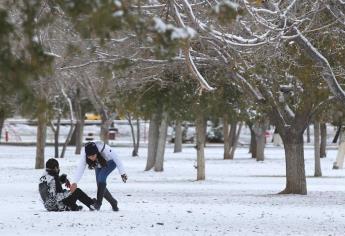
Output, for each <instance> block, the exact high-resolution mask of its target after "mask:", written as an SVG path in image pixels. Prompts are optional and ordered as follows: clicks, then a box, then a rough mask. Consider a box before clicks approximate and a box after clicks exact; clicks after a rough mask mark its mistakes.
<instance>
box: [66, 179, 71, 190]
mask: <svg viewBox="0 0 345 236" xmlns="http://www.w3.org/2000/svg"><path fill="white" fill-rule="evenodd" d="M65 186H66V187H67V188H71V183H70V182H69V180H68V179H67V180H66V183H65Z"/></svg>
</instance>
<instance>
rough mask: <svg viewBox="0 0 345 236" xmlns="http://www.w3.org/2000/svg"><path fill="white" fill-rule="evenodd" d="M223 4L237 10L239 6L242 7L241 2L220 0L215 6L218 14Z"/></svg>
mask: <svg viewBox="0 0 345 236" xmlns="http://www.w3.org/2000/svg"><path fill="white" fill-rule="evenodd" d="M222 6H227V7H229V8H230V9H233V10H234V11H237V10H238V8H239V7H240V5H239V4H237V3H235V2H232V1H229V0H223V1H222V2H219V3H218V4H217V5H216V6H215V7H214V10H215V12H216V13H217V14H219V13H220V9H221V7H222Z"/></svg>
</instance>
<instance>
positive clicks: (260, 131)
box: [253, 121, 266, 161]
mask: <svg viewBox="0 0 345 236" xmlns="http://www.w3.org/2000/svg"><path fill="white" fill-rule="evenodd" d="M253 131H254V133H255V141H256V153H255V154H256V161H264V160H265V143H266V137H265V131H266V124H265V122H263V121H259V122H256V123H255V124H254V125H253Z"/></svg>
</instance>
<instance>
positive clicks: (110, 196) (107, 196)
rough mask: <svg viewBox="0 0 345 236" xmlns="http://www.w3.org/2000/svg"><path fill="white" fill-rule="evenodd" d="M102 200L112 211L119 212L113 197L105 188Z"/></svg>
mask: <svg viewBox="0 0 345 236" xmlns="http://www.w3.org/2000/svg"><path fill="white" fill-rule="evenodd" d="M104 198H105V200H107V201H108V202H109V203H110V205H111V207H112V208H113V211H118V210H119V208H118V207H117V201H116V199H115V198H113V196H112V195H111V193H110V192H109V190H108V189H107V188H106V189H105V192H104Z"/></svg>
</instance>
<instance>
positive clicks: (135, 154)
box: [132, 119, 140, 156]
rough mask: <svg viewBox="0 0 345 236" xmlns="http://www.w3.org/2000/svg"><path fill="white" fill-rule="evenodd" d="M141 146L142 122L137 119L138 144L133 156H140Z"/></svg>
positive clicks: (135, 146)
mask: <svg viewBox="0 0 345 236" xmlns="http://www.w3.org/2000/svg"><path fill="white" fill-rule="evenodd" d="M139 144H140V120H139V119H137V143H136V144H135V145H134V150H133V153H132V156H139Z"/></svg>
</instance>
